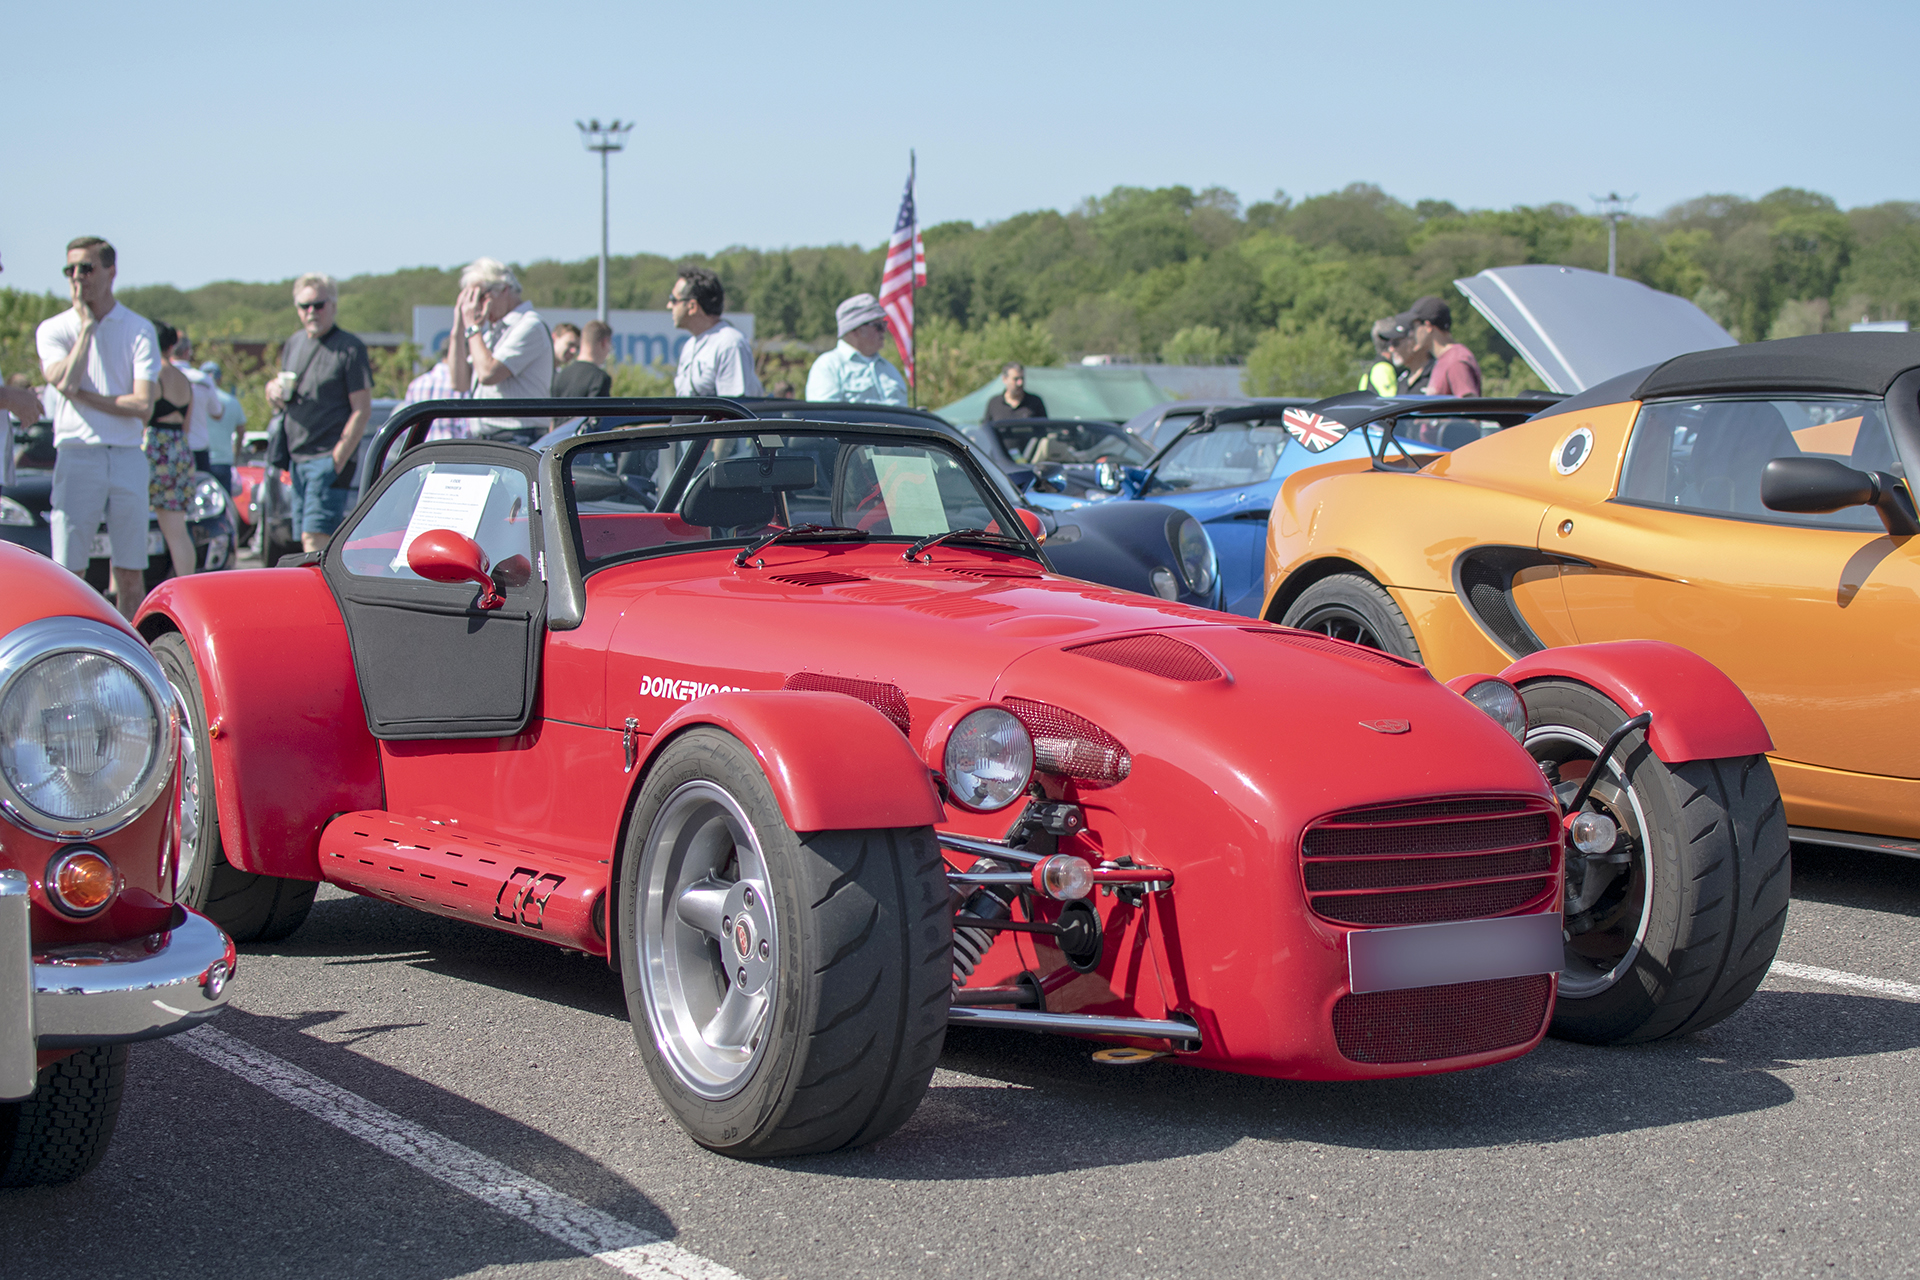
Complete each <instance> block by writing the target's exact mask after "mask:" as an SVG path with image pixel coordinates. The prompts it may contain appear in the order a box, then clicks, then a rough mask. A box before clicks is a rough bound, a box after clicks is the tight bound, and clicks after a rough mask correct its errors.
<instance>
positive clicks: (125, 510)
mask: <svg viewBox="0 0 1920 1280" xmlns="http://www.w3.org/2000/svg"><path fill="white" fill-rule="evenodd" d="M151 512H152V507H151V505H150V503H149V502H148V498H147V455H146V451H145V450H143V449H141V447H140V446H139V445H137V444H136V445H121V444H63V445H61V446H60V448H59V449H58V451H56V453H55V454H54V461H53V506H52V509H51V510H50V511H49V512H48V513H47V523H49V524H50V525H52V526H53V558H54V559H55V560H58V561H59V562H60V563H61V564H63V565H65V566H66V567H67V568H69V569H71V570H73V571H74V572H75V573H85V572H86V571H87V560H88V559H89V557H90V555H91V551H92V548H93V535H94V534H95V533H97V532H98V531H99V529H100V523H101V521H102V520H105V521H106V525H107V537H108V538H110V539H111V540H112V541H113V557H112V564H113V567H114V568H116V569H142V570H144V569H145V568H146V567H147V520H148V517H149V515H150V514H151Z"/></svg>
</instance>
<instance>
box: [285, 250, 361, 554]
mask: <svg viewBox="0 0 1920 1280" xmlns="http://www.w3.org/2000/svg"><path fill="white" fill-rule="evenodd" d="M293 305H294V309H295V310H296V311H298V312H299V314H300V331H299V332H298V333H296V334H294V335H293V336H292V337H291V338H288V339H287V341H286V343H285V344H284V345H283V346H282V347H281V348H280V369H281V373H280V376H279V377H277V378H274V379H273V380H272V381H270V382H268V383H267V402H268V403H269V404H271V405H272V406H273V407H274V408H275V409H276V410H278V411H279V412H280V415H281V417H280V420H281V423H282V424H283V426H284V429H285V431H286V435H287V453H288V454H289V455H290V456H291V457H292V459H293V465H292V466H291V467H289V468H287V472H288V474H289V476H291V477H292V480H293V513H292V514H293V531H294V532H295V533H297V534H299V535H300V547H301V549H302V550H303V551H308V552H313V551H319V550H321V549H323V548H324V547H325V546H326V545H327V539H328V538H331V537H332V536H333V531H334V530H335V529H337V528H339V527H340V521H341V520H342V519H344V518H345V516H346V514H347V499H348V498H349V497H350V496H352V492H353V469H354V461H355V457H356V455H357V451H358V450H359V448H360V437H361V436H362V435H363V434H365V432H366V429H367V422H368V420H369V419H370V418H371V417H372V416H373V365H372V364H371V363H370V362H369V361H368V359H367V344H366V343H364V342H362V341H360V339H358V338H356V337H354V336H353V335H352V334H350V333H348V332H347V331H346V330H345V329H342V328H341V327H340V326H339V325H337V324H335V323H334V322H333V318H334V314H335V313H336V312H337V311H338V310H339V309H340V286H339V285H337V284H336V283H334V279H333V277H332V276H330V275H325V274H322V273H321V272H318V271H309V272H308V273H307V274H306V275H303V276H301V277H300V278H299V279H298V280H295V281H294V282H293Z"/></svg>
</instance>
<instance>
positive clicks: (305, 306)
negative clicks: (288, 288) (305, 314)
mask: <svg viewBox="0 0 1920 1280" xmlns="http://www.w3.org/2000/svg"><path fill="white" fill-rule="evenodd" d="M332 302H333V299H331V298H322V299H320V301H318V302H296V303H294V304H293V309H294V310H295V311H325V310H326V309H327V307H328V306H329V305H331V304H332Z"/></svg>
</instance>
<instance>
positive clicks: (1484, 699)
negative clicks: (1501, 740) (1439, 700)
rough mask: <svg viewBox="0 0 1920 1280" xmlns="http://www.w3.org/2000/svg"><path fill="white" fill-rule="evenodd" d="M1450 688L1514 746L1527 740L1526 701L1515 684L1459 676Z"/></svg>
mask: <svg viewBox="0 0 1920 1280" xmlns="http://www.w3.org/2000/svg"><path fill="white" fill-rule="evenodd" d="M1447 688H1449V689H1451V690H1453V691H1454V692H1455V693H1457V694H1459V695H1460V696H1461V697H1462V698H1465V699H1466V700H1467V701H1468V702H1469V703H1471V704H1472V705H1473V707H1474V709H1475V710H1476V711H1478V712H1480V714H1482V715H1484V716H1486V717H1487V719H1489V720H1491V721H1493V722H1494V723H1495V724H1497V725H1499V726H1500V727H1501V728H1502V729H1504V730H1505V731H1506V732H1507V734H1508V735H1509V736H1510V737H1512V738H1513V740H1514V741H1515V742H1518V743H1522V744H1524V743H1525V742H1526V740H1527V700H1526V697H1525V695H1523V694H1522V693H1521V692H1520V690H1519V689H1518V688H1517V687H1515V685H1514V684H1513V682H1512V681H1510V680H1507V679H1504V678H1503V677H1501V676H1485V675H1470V676H1456V677H1454V678H1453V679H1452V680H1449V681H1447Z"/></svg>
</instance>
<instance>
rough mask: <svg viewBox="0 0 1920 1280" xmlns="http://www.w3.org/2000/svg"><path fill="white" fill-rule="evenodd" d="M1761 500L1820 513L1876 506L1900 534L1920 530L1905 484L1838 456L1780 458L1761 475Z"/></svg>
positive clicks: (1778, 506)
mask: <svg viewBox="0 0 1920 1280" xmlns="http://www.w3.org/2000/svg"><path fill="white" fill-rule="evenodd" d="M1760 501H1762V502H1764V503H1765V504H1766V505H1767V507H1768V509H1769V510H1772V511H1791V512H1795V513H1799V514H1816V513H1820V512H1827V511H1840V510H1843V509H1845V508H1847V507H1873V508H1874V509H1876V510H1877V511H1879V513H1880V523H1882V524H1884V525H1885V526H1886V527H1887V532H1888V533H1889V534H1891V535H1892V536H1894V537H1896V538H1903V537H1909V536H1911V535H1913V534H1916V533H1920V519H1916V518H1915V514H1914V508H1913V499H1912V498H1911V497H1909V496H1908V494H1907V490H1906V486H1905V485H1903V484H1902V483H1901V482H1900V480H1899V479H1898V478H1897V477H1895V476H1890V475H1888V474H1887V473H1886V472H1884V471H1855V470H1854V469H1853V468H1852V467H1850V466H1848V465H1847V464H1846V463H1844V462H1839V461H1837V460H1835V459H1833V458H1805V457H1801V458H1775V459H1773V460H1772V461H1771V462H1769V463H1767V466H1766V469H1765V470H1764V471H1762V472H1761V473H1760Z"/></svg>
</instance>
